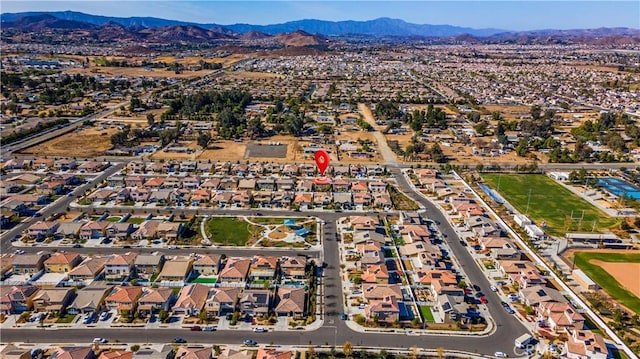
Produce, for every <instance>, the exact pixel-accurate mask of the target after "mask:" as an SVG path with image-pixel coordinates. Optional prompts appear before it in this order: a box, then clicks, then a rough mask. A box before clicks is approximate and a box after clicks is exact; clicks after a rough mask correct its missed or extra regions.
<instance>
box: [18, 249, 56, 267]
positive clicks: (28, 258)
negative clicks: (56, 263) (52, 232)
mask: <svg viewBox="0 0 640 359" xmlns="http://www.w3.org/2000/svg"><path fill="white" fill-rule="evenodd" d="M44 258H49V254H44V253H36V254H22V255H19V256H16V257H15V258H13V267H14V268H15V267H16V266H17V265H19V266H32V265H36V264H37V263H38V262H39V261H41V260H42V259H44Z"/></svg>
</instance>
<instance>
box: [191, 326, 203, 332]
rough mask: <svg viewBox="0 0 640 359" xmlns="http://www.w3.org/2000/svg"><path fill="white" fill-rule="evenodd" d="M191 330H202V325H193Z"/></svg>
mask: <svg viewBox="0 0 640 359" xmlns="http://www.w3.org/2000/svg"><path fill="white" fill-rule="evenodd" d="M191 331H192V332H199V331H202V327H201V326H199V325H194V326H193V327H191Z"/></svg>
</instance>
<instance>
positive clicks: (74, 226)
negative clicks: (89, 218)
mask: <svg viewBox="0 0 640 359" xmlns="http://www.w3.org/2000/svg"><path fill="white" fill-rule="evenodd" d="M82 226H84V223H82V222H64V223H60V225H59V226H58V229H56V233H55V234H54V237H55V238H56V239H64V238H71V239H75V238H79V236H80V229H81V228H82Z"/></svg>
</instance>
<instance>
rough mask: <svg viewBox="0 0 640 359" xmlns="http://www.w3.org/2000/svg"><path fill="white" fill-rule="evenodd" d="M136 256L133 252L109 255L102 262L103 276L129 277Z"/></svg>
mask: <svg viewBox="0 0 640 359" xmlns="http://www.w3.org/2000/svg"><path fill="white" fill-rule="evenodd" d="M136 256H137V254H136V253H133V252H127V253H123V254H111V255H109V257H107V261H106V262H105V264H104V272H105V278H106V279H113V280H117V279H125V278H127V277H129V276H130V275H131V273H132V272H133V270H134V263H135V260H136Z"/></svg>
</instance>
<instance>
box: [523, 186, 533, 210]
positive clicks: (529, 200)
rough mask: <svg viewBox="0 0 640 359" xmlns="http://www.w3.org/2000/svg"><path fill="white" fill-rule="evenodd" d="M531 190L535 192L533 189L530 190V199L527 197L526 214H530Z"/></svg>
mask: <svg viewBox="0 0 640 359" xmlns="http://www.w3.org/2000/svg"><path fill="white" fill-rule="evenodd" d="M531 190H533V188H529V197H527V211H526V212H525V213H524V214H529V204H530V203H531Z"/></svg>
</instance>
